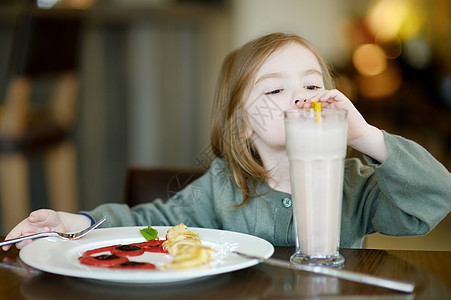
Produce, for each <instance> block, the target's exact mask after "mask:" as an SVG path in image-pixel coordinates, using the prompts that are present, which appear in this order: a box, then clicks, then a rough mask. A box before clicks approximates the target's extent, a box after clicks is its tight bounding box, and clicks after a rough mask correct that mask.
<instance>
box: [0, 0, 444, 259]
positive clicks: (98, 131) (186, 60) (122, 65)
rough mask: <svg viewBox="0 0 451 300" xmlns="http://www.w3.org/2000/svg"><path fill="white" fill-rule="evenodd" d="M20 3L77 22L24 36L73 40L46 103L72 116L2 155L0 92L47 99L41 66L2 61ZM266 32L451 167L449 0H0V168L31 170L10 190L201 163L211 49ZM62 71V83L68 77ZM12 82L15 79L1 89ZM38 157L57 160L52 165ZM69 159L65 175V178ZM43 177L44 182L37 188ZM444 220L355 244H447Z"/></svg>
mask: <svg viewBox="0 0 451 300" xmlns="http://www.w3.org/2000/svg"><path fill="white" fill-rule="evenodd" d="M30 12H31V13H32V14H44V15H51V16H58V18H62V19H69V20H72V21H74V20H75V21H76V25H77V31H71V30H72V29H73V27H70V28H68V29H66V27H64V26H62V25H61V26H59V25H52V26H47V27H48V28H47V30H50V33H48V31H47V33H44V34H41V36H40V37H39V38H37V39H36V40H34V42H35V43H36V45H37V46H36V47H38V48H42V46H43V45H44V44H45V43H49V44H50V43H52V42H56V45H62V44H63V40H65V39H66V38H67V37H68V36H75V34H76V37H77V38H76V39H74V41H72V42H73V44H70V45H72V46H71V47H70V49H72V50H75V56H76V64H74V65H73V66H71V67H73V68H74V72H75V73H73V74H76V76H77V77H76V78H77V81H76V83H77V84H74V85H73V87H74V90H71V91H76V92H77V93H76V95H77V97H76V99H65V100H64V101H66V102H63V103H66V104H60V107H59V109H62V111H63V113H58V114H56V115H57V116H58V115H64V114H67V118H65V119H64V120H63V121H61V122H60V123H64V124H66V125H67V124H70V125H71V126H70V127H69V126H67V127H65V129H64V130H60V131H62V132H63V133H64V138H63V139H64V141H70V142H68V143H66V144H65V145H66V146H65V147H61V146H58V147H59V148H57V150H55V151H53V152H51V155H47V156H45V155H44V156H42V155H39V153H40V152H38V151H25V152H26V156H24V155H22V156H20V157H21V158H20V159H18V160H14V159H12V157H13V156H14V155H13V154H16V152H18V146H17V147H16V146H14V147H13V146H11V145H16V144H17V143H12V142H11V137H14V138H15V136H14V135H13V134H12V133H11V132H13V131H8V130H7V129H8V128H9V127H8V125H2V122H3V123H5V124H6V123H7V121H8V118H9V117H8V111H9V110H10V109H11V107H13V109H12V110H13V111H14V109H18V108H17V107H16V106H14V105H10V104H8V101H9V100H8V99H11V98H12V97H13V96H12V95H13V94H14V91H16V92H15V93H16V94H17V93H19V94H20V92H17V91H23V90H24V86H25V87H28V88H29V96H30V104H24V105H22V106H20V105H19V108H22V109H28V108H30V107H31V106H33V107H38V109H37V110H44V109H45V108H47V106H48V105H49V104H46V103H45V101H44V98H45V96H42V95H43V94H45V93H46V92H47V90H50V89H51V88H52V85H51V84H49V83H48V81H47V79H44V80H43V81H39V82H38V83H37V84H33V85H32V87H29V86H28V85H27V84H28V81H25V82H26V83H25V85H23V84H24V81H23V80H22V79H23V78H24V76H23V72H22V73H21V72H18V71H17V68H16V67H14V63H13V61H17V59H18V58H19V59H20V58H21V57H23V55H26V54H24V53H22V52H24V51H23V50H24V49H28V48H30V47H28V46H26V45H29V44H23V43H22V44H21V43H20V41H21V40H23V39H25V38H26V37H28V36H30V35H31V34H30V32H29V31H20V30H18V29H19V28H21V27H20V25H19V24H21V23H20V22H21V20H22V19H21V18H22V16H23V15H24V14H25V15H26V14H29V13H30ZM75 21H74V22H75ZM58 28H59V31H60V32H59V34H61V32H62V35H61V37H58V35H57V34H58V33H57V32H56V30H57V29H58ZM71 28H72V29H71ZM53 30H55V32H54V33H53ZM273 31H284V32H290V33H296V34H299V35H301V36H303V37H305V38H307V39H308V40H309V41H311V42H312V43H313V44H315V45H316V46H317V48H318V49H319V50H320V52H321V53H322V54H323V56H324V57H325V58H326V59H327V60H328V61H329V62H330V63H331V64H332V65H333V66H334V71H335V76H336V81H337V86H338V87H339V88H340V89H341V90H342V91H343V92H344V93H345V94H346V95H348V96H349V97H350V98H351V99H352V101H353V102H354V103H355V105H356V106H357V107H358V109H359V110H360V111H361V112H362V114H363V115H364V116H365V117H366V119H367V120H368V122H370V123H372V124H374V125H376V126H378V127H380V128H382V129H385V130H386V131H388V132H391V133H395V134H400V135H403V136H405V137H407V138H409V139H412V140H414V141H416V142H418V143H420V144H421V145H422V146H424V147H425V148H426V149H427V150H429V151H430V152H431V153H432V154H433V155H434V156H435V157H436V158H437V159H438V160H439V161H440V162H441V163H442V164H443V165H445V167H447V169H448V170H451V2H450V1H449V0H340V1H336V0H317V1H303V0H278V1H271V0H230V1H226V0H211V1H208V0H203V1H202V0H197V1H196V0H33V1H31V0H2V1H1V3H0V139H1V138H3V139H4V140H5V141H6V142H4V143H3V144H2V145H3V146H2V147H0V150H1V151H2V153H0V171H1V170H2V169H3V170H4V171H3V174H12V173H13V172H12V171H11V170H12V167H9V166H10V165H9V164H11V166H21V167H19V168H18V170H19V169H20V170H21V172H22V173H21V174H22V177H23V176H24V174H26V177H27V179H26V180H28V183H29V184H28V187H29V188H27V189H25V188H23V187H22V188H21V189H20V190H21V191H25V194H26V195H22V196H23V197H29V201H30V202H29V205H28V207H27V206H25V209H27V211H28V209H33V210H34V209H37V208H43V207H52V208H54V209H60V207H59V206H58V205H59V204H58V203H57V202H58V201H56V202H55V201H52V200H50V198H52V195H53V198H58V197H59V199H62V198H63V197H64V193H65V192H66V194H67V191H70V194H71V195H72V196H73V197H72V199H69V200H67V203H66V204H65V206H64V205H63V206H61V207H62V208H61V209H66V210H67V209H68V210H72V211H77V210H78V209H86V210H89V209H92V208H94V207H96V206H97V205H99V204H101V203H104V202H122V201H123V200H124V186H125V175H126V170H127V168H128V167H131V166H134V167H183V168H191V167H202V166H203V162H205V157H204V156H205V155H207V153H208V147H209V142H208V140H209V124H210V111H211V106H212V99H213V94H214V87H215V84H216V76H217V74H218V71H219V68H220V64H221V62H222V59H223V58H224V56H225V55H226V54H227V53H228V52H229V51H230V50H232V49H234V48H236V47H238V46H240V45H242V44H243V43H245V42H247V41H248V40H250V39H252V38H255V37H257V36H260V35H262V34H265V33H269V32H273ZM34 33H39V32H34ZM38 36H39V35H38ZM24 45H25V46H24ZM52 49H53V50H55V49H56V50H57V51H56V52H55V53H53V54H52V55H51V57H52V58H55V57H59V56H60V55H61V52H62V50H58V49H59V46H55V47H53V48H52ZM61 49H64V48H61ZM67 51H69V50H67ZM25 52H26V51H25ZM50 52H52V50H48V51H46V53H50ZM69 52H70V51H69ZM18 53H19V54H20V55H19V54H18ZM34 60H37V61H40V60H41V62H42V61H43V59H40V58H34ZM25 69H26V68H25ZM21 70H22V71H23V68H22V69H21ZM16 75H21V76H19V77H17V76H16ZM32 75H33V74H32ZM14 78H16V79H17V78H19V79H18V80H14ZM31 78H34V77H33V76H32V77H31ZM65 78H66V79H67V77H65ZM21 80H22V81H21ZM65 82H66V83H65V84H66V86H65V88H66V89H70V86H71V85H69V83H70V82H74V81H73V80H72V81H71V79H67V80H66V81H65ZM14 84H16V85H18V86H19V88H17V89H16V90H15V89H13V88H12V87H14ZM16 87H17V86H16ZM61 93H62V94H64V93H63V92H61ZM16 94H14V95H16ZM74 95H75V94H74ZM24 103H26V101H25V100H24ZM67 103H69V104H67ZM27 105H28V106H27ZM61 107H63V108H66V111H64V109H63V108H61ZM67 108H70V111H68V110H69V109H67ZM55 111H58V110H57V109H55ZM71 113H72V114H71ZM26 118H28V117H22V121H23V120H24V119H26ZM19 119H20V118H19ZM55 119H56V118H55ZM2 126H3V127H2ZM5 128H6V129H5ZM32 128H33V126H32ZM34 128H37V127H34ZM68 128H70V130H69V129H68ZM2 130H3V132H2ZM24 131H25V129H23V130H22V131H20V130H19V131H18V132H20V133H23V132H24ZM2 134H3V135H4V136H2ZM14 138H13V140H14ZM16 140H17V139H16ZM16 140H14V141H16ZM5 145H6V146H5ZM18 145H22V144H18ZM59 145H60V144H59ZM352 155H358V154H356V153H353V154H352ZM50 156H51V157H53V158H55V157H57V158H56V159H55V161H58V159H59V161H60V162H61V163H59V164H56V163H53V164H52V163H51V162H49V161H50V159H49V157H50ZM2 157H3V158H2ZM25 158H26V163H25V162H24V161H25ZM64 158H70V159H67V160H65V159H64ZM19 161H20V162H19ZM64 161H65V162H64ZM25 164H26V165H27V166H28V169H27V168H25V167H24V165H25ZM2 165H3V166H2ZM55 165H56V166H55ZM61 165H62V166H63V167H61ZM52 166H53V167H52ZM58 166H60V167H59V168H60V171H61V169H62V171H61V172H62V173H58V172H57V170H58ZM49 168H50V169H53V170H55V171H54V172H53V175H49V172H48V171H47V170H46V169H49ZM68 169H70V170H71V171H72V173H73V174H74V175H73V176H72V177H71V176H68V178H69V179H67V180H66V179H64V180H63V177H64V178H65V177H66V175H67V174H66V173H68V172H65V170H68ZM18 173H20V172H19V171H18ZM55 174H56V175H55ZM58 174H62V175H58ZM0 176H2V173H0ZM11 176H12V175H11ZM11 176H9V175H3V189H4V190H6V188H5V186H6V187H9V186H13V185H14V184H16V183H17V181H18V180H12V177H11ZM418 176H422V174H418ZM18 178H19V177H18ZM8 180H9V181H8ZM49 180H50V181H52V182H54V183H56V184H54V185H56V187H53V188H49V187H48V185H47V184H48V181H49ZM0 182H1V181H0ZM450 184H451V183H450ZM58 190H60V191H58ZM15 193H17V192H14V191H11V192H9V194H8V193H6V192H4V193H0V197H3V199H1V201H2V203H3V206H2V207H1V208H0V210H2V216H3V217H2V218H3V225H2V232H3V234H4V233H6V232H7V231H8V230H10V229H11V226H12V225H11V224H15V223H17V222H18V221H19V220H21V219H22V218H23V217H25V215H23V216H21V215H20V214H19V215H17V216H12V215H10V217H9V221H8V224H6V223H5V211H6V208H5V205H9V207H10V208H9V209H11V207H12V208H14V205H19V204H15V203H14V201H10V200H8V201H6V200H5V199H6V198H7V197H9V198H10V199H14V197H18V196H17V194H15ZM58 193H61V194H58ZM58 195H61V196H58ZM450 197H451V195H450ZM61 201H63V200H61ZM64 201H66V200H64ZM450 201H451V199H450ZM5 202H8V203H9V204H5ZM8 215H9V213H8ZM16 219H17V221H16ZM449 219H450V218H449V217H448V218H447V219H445V220H444V221H443V222H442V223H441V224H440V226H439V227H438V228H437V229H436V230H434V232H433V233H432V234H429V235H427V236H425V237H420V238H385V237H381V236H379V235H374V236H371V237H370V238H369V239H368V241H367V247H370V248H378V247H381V248H400V249H403V248H421V249H433V250H451V238H450V235H449V232H450V229H451V221H450V220H449Z"/></svg>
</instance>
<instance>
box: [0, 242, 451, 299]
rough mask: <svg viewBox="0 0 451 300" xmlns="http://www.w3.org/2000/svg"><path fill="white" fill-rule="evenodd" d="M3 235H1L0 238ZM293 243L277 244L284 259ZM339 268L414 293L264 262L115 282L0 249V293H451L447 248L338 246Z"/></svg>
mask: <svg viewBox="0 0 451 300" xmlns="http://www.w3.org/2000/svg"><path fill="white" fill-rule="evenodd" d="M2 239H3V238H0V240H2ZM293 251H294V248H291V247H276V252H275V254H274V255H273V257H277V258H281V259H286V260H288V259H289V257H290V255H291V254H292V253H293ZM341 253H342V254H343V256H344V257H345V259H346V262H345V267H344V269H347V270H353V271H359V272H365V273H368V274H373V275H377V276H383V277H389V278H393V279H397V280H403V281H412V282H415V283H416V289H415V292H414V293H413V294H405V293H401V292H395V291H391V290H387V289H383V288H379V287H373V286H369V285H364V284H359V283H354V282H349V281H345V280H340V279H336V278H333V277H326V276H319V275H313V274H310V273H305V272H300V271H293V270H288V269H283V268H276V267H271V266H268V265H263V264H261V265H257V266H254V267H251V268H248V269H244V270H240V271H235V272H231V273H227V274H222V275H217V276H213V277H210V278H205V279H199V280H195V281H190V282H185V283H176V284H163V285H151V284H122V283H120V284H118V283H110V282H101V281H94V280H87V279H78V278H72V277H66V276H61V275H54V274H49V273H46V272H40V271H37V270H34V269H31V268H29V267H27V266H26V265H24V264H23V263H22V262H21V261H20V259H19V258H18V251H17V250H16V249H15V247H13V248H12V249H11V250H10V251H8V252H6V253H5V252H3V251H1V250H0V260H1V262H2V263H1V265H0V299H65V300H69V299H77V300H79V299H84V300H85V299H86V300H88V299H95V300H105V299H215V300H216V299H260V298H264V299H291V298H293V299H299V298H304V297H307V298H311V297H321V296H325V297H336V296H339V297H343V298H344V299H347V298H350V297H352V299H359V298H366V297H368V296H377V298H378V299H379V298H388V299H393V298H395V299H413V298H414V297H415V298H416V299H451V252H444V251H400V250H368V249H342V250H341Z"/></svg>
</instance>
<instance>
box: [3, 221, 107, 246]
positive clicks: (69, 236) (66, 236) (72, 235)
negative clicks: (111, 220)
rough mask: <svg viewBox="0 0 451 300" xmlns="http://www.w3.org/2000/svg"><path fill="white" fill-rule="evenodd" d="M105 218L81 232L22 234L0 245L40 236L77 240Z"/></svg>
mask: <svg viewBox="0 0 451 300" xmlns="http://www.w3.org/2000/svg"><path fill="white" fill-rule="evenodd" d="M105 220H106V217H105V216H104V217H103V218H102V219H100V220H99V221H97V222H95V223H94V224H92V225H91V226H89V227H88V228H86V229H84V230H82V231H79V232H75V233H62V232H56V231H50V232H41V233H35V234H30V235H26V236H21V237H19V238H16V239H10V240H7V241H3V242H0V247H2V246H5V245H9V244H15V243H18V242H21V241H24V240H28V239H39V238H43V237H50V236H56V237H59V238H62V239H65V240H77V239H79V238H82V237H84V236H85V235H86V234H88V233H89V232H90V231H91V230H94V229H96V228H97V227H99V226H100V224H102V223H103V222H105Z"/></svg>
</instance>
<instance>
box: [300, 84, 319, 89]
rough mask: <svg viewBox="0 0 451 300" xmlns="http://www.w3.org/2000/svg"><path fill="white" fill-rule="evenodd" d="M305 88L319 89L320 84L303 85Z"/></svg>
mask: <svg viewBox="0 0 451 300" xmlns="http://www.w3.org/2000/svg"><path fill="white" fill-rule="evenodd" d="M304 88H305V89H306V90H317V89H320V88H321V87H320V86H317V85H307V86H306V87H304Z"/></svg>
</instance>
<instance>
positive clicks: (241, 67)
mask: <svg viewBox="0 0 451 300" xmlns="http://www.w3.org/2000/svg"><path fill="white" fill-rule="evenodd" d="M289 43H298V44H300V45H302V46H304V47H305V48H307V49H308V50H310V51H311V52H312V53H313V54H314V55H315V57H316V58H317V60H318V62H319V64H320V66H321V72H322V74H323V80H324V84H325V88H326V89H332V88H333V87H334V82H333V79H332V75H331V72H330V69H329V67H328V65H327V63H326V62H325V60H324V59H323V58H322V57H321V56H320V54H319V52H318V51H317V50H316V48H315V47H314V46H313V45H312V44H311V43H310V42H308V41H307V40H305V39H303V38H301V37H299V36H297V35H292V34H284V33H273V34H268V35H265V36H262V37H260V38H258V39H255V40H252V41H250V42H248V43H247V44H245V45H244V46H242V47H241V48H239V49H236V50H234V51H232V52H231V53H229V55H227V56H226V58H225V59H224V62H223V64H222V68H221V71H220V74H219V80H218V82H217V87H216V94H215V101H214V105H213V114H212V115H213V122H212V129H211V133H210V144H211V148H212V151H213V153H214V154H215V155H216V156H217V157H220V158H223V159H224V160H225V161H226V162H228V163H229V164H230V176H231V177H232V178H233V180H234V182H235V183H236V185H237V186H238V188H239V189H240V190H241V192H242V194H243V202H242V203H241V205H239V206H242V205H244V204H246V203H247V202H248V201H249V200H250V199H252V198H254V197H256V196H257V195H256V191H255V187H256V186H255V184H256V183H259V182H265V181H266V180H267V179H268V176H269V175H268V171H267V170H265V169H264V167H263V164H262V161H261V159H260V156H259V154H258V152H257V150H256V149H255V148H254V147H253V145H252V141H251V140H250V136H249V134H248V132H249V130H248V128H249V127H248V124H249V123H248V117H247V113H246V102H247V99H248V97H249V93H250V91H251V89H252V85H253V84H254V82H255V78H256V75H257V72H258V70H259V69H260V67H261V66H262V65H263V63H264V62H265V61H266V60H267V59H268V57H269V56H270V55H271V54H272V53H274V52H275V51H276V50H278V49H280V48H282V47H283V46H285V45H287V44H289Z"/></svg>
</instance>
